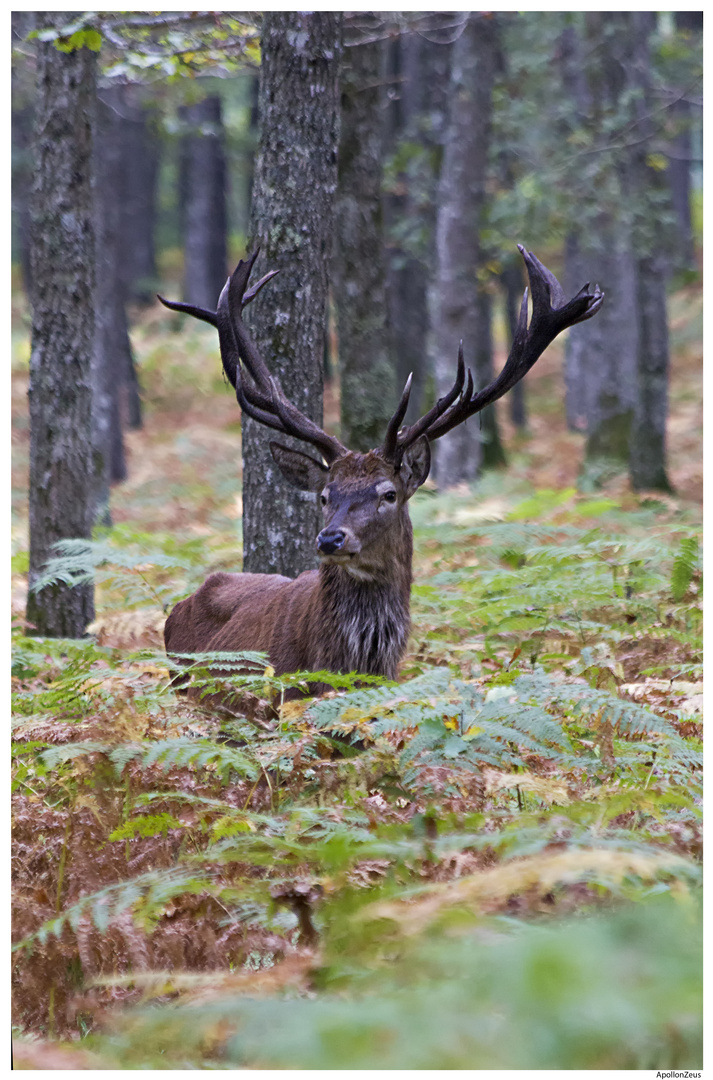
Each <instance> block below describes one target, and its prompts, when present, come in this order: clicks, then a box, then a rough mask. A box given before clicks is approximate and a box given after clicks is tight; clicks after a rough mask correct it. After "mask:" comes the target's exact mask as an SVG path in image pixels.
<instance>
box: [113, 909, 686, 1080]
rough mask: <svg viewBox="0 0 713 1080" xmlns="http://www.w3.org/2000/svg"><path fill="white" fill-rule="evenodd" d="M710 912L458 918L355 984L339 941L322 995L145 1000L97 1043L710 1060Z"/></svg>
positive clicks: (289, 1063)
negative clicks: (558, 921)
mask: <svg viewBox="0 0 713 1080" xmlns="http://www.w3.org/2000/svg"><path fill="white" fill-rule="evenodd" d="M697 914H698V911H697V907H693V908H692V909H690V908H687V907H686V906H682V907H679V906H677V905H676V904H675V903H663V904H662V903H661V902H659V903H649V904H646V905H642V906H641V907H640V908H639V910H638V911H636V912H633V911H631V910H628V911H618V912H615V913H612V914H609V915H607V916H601V915H600V916H597V917H595V918H589V919H586V920H581V919H580V920H574V921H571V922H569V923H567V924H564V925H562V926H547V925H542V924H540V925H537V924H535V925H529V926H528V925H521V926H516V925H514V924H513V923H512V921H510V920H502V921H501V922H500V923H496V924H494V925H492V926H489V927H487V928H486V926H483V927H482V928H481V929H480V930H479V929H478V928H475V929H473V928H471V927H464V926H460V927H459V928H458V929H457V930H456V929H455V928H454V931H453V932H452V934H451V936H449V937H447V938H438V939H436V940H434V939H433V938H423V939H419V940H418V941H417V942H416V943H413V942H411V943H409V945H408V946H407V947H406V948H405V949H403V948H402V949H400V950H399V951H398V952H396V953H394V954H392V955H391V956H390V957H389V961H388V963H386V962H384V961H385V959H386V958H385V957H384V960H382V962H381V963H376V964H374V965H373V966H372V967H371V968H370V969H367V970H365V971H362V972H360V976H361V977H360V978H359V979H358V980H356V981H354V978H353V971H349V972H347V970H346V966H345V963H344V961H343V960H341V959H340V957H339V955H334V954H332V953H330V952H329V950H328V952H327V956H326V957H325V961H324V962H323V964H322V965H320V966H318V967H317V968H316V969H315V970H314V971H313V972H312V978H313V979H314V980H315V982H316V984H317V986H320V985H325V986H326V991H323V992H322V993H320V994H317V995H314V994H312V995H310V996H309V997H301V998H300V997H298V998H295V997H294V996H292V995H290V996H277V997H269V998H267V999H264V1000H259V999H257V1000H256V999H251V998H249V997H243V996H236V995H231V994H230V993H229V992H227V993H226V992H225V991H224V992H223V994H220V995H218V996H214V997H213V999H212V1000H210V1001H207V1002H203V1003H198V1004H191V1005H189V1006H186V1005H184V1006H182V1005H180V1004H179V1005H178V1006H173V1007H170V1006H167V1007H164V1008H162V1009H156V1008H153V1009H152V1008H144V1009H142V1010H139V1011H135V1012H133V1013H130V1014H128V1015H127V1016H126V1017H124V1019H123V1021H122V1022H121V1026H120V1029H119V1032H118V1034H117V1035H115V1036H114V1037H113V1039H112V1041H111V1043H109V1042H106V1041H103V1040H99V1041H98V1042H95V1043H94V1046H95V1048H96V1049H98V1050H99V1051H103V1052H104V1053H106V1054H107V1060H108V1061H109V1062H111V1061H113V1062H116V1063H117V1064H118V1063H121V1065H122V1067H124V1068H126V1067H129V1068H156V1067H158V1066H159V1063H160V1067H162V1068H167V1067H172V1066H173V1067H177V1068H178V1067H180V1068H186V1067H188V1068H190V1067H196V1065H197V1064H198V1063H200V1064H201V1065H202V1066H203V1067H215V1068H287V1069H330V1068H331V1069H389V1068H394V1069H443V1068H450V1069H573V1068H577V1069H605V1068H613V1067H617V1068H628V1069H655V1068H659V1069H661V1068H665V1069H682V1068H700V1067H701V1064H702V1058H701V1014H700V992H701V975H702V973H701V962H700V957H701V951H700V950H701V936H700V929H699V925H698V920H697ZM654 941H655V942H656V948H652V947H651V943H652V942H654ZM348 976H351V980H350V981H351V982H352V983H353V989H352V990H351V992H349V993H348V994H345V992H344V990H343V989H342V990H341V992H340V990H339V986H340V984H343V982H344V979H345V977H348ZM335 983H336V985H337V990H336V992H335V991H334V990H332V989H331V986H332V984H335ZM217 1033H219V1034H217Z"/></svg>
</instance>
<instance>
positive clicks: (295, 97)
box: [243, 12, 342, 577]
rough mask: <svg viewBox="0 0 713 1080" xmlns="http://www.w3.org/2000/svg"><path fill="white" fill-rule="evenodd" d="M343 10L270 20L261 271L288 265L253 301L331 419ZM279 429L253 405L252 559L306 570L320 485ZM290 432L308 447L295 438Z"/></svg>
mask: <svg viewBox="0 0 713 1080" xmlns="http://www.w3.org/2000/svg"><path fill="white" fill-rule="evenodd" d="M341 29H342V15H341V13H340V12H337V13H330V12H311V13H310V12H267V13H266V14H265V16H264V20H263V29H262V65H261V69H260V90H259V106H260V126H261V135H260V147H259V151H258V155H257V160H256V163H255V178H254V183H253V203H252V213H251V242H250V249H251V250H254V249H255V247H258V246H259V247H260V249H261V252H262V254H261V257H260V260H259V265H258V267H257V268H256V271H255V274H256V276H259V274H260V273H264V272H265V271H266V270H278V269H279V270H280V274H279V275H278V277H277V278H275V280H274V281H271V282H270V284H269V285H268V286H267V288H265V289H264V290H263V291H262V292H261V293H260V294H259V296H258V297H257V299H256V300H255V301H254V303H252V304H251V305H250V307H249V308H248V309H247V310H246V314H247V316H248V321H249V322H250V324H251V328H252V333H253V336H254V338H255V341H256V343H257V345H258V348H259V349H260V351H261V353H262V355H263V356H264V357H265V359H266V361H267V362H268V363H269V365H270V367H271V370H272V372H273V374H274V375H276V376H277V377H278V379H279V380H280V382H281V384H282V386H283V389H284V391H285V393H286V394H287V396H288V397H289V398H290V399H291V400H292V401H293V402H294V404H295V405H296V406H297V407H298V408H299V409H300V410H301V411H302V412H304V413H305V414H306V415H307V416H309V417H311V419H312V420H315V421H316V422H317V423H319V424H321V423H322V391H323V376H322V366H323V356H324V334H325V325H326V306H327V285H328V267H329V261H330V256H331V251H332V240H333V208H334V198H335V192H336V186H337V146H338V126H339V94H338V67H339V60H340V54H341ZM272 437H273V433H271V432H268V431H266V430H265V429H264V428H263V427H262V426H260V425H259V424H257V423H255V422H254V421H252V420H250V419H249V418H247V417H243V566H244V569H245V570H248V571H258V572H271V573H279V574H286V575H288V576H291V577H292V576H294V575H295V574H298V573H300V572H301V571H302V570H305V569H308V568H310V567H313V566H314V565H315V564H316V553H315V546H314V539H315V536H316V534H317V533H318V531H319V528H320V521H321V515H320V513H319V508H318V506H317V502H316V498H315V496H314V495H311V494H308V493H306V492H300V491H297V490H296V489H295V488H293V487H291V486H290V485H288V483H287V482H286V481H285V480H283V478H282V475H281V474H280V473H279V472H278V470H277V468H276V466H275V463H274V461H273V459H272V455H271V454H270V450H269V445H268V444H269V442H270V440H271V439H272ZM279 441H280V442H284V443H286V444H289V445H293V446H296V447H298V448H301V449H302V450H304V446H300V444H299V443H296V442H295V441H294V440H291V439H288V438H287V437H280V440H279Z"/></svg>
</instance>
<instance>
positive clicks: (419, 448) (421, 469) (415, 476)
mask: <svg viewBox="0 0 713 1080" xmlns="http://www.w3.org/2000/svg"><path fill="white" fill-rule="evenodd" d="M430 471H431V447H430V445H429V442H428V439H427V438H426V436H425V435H422V436H421V438H420V439H416V442H415V443H414V444H413V446H409V448H408V450H406V451H405V453H404V456H403V460H402V461H401V469H400V475H401V479H402V480H403V482H404V486H405V488H406V498H407V499H410V498H411V496H412V495H413V493H414V491H415V490H416V488H420V486H421V484H422V483H423V482H424V480H427V479H428V474H429V472H430Z"/></svg>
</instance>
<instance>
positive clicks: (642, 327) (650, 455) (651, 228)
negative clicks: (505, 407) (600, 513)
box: [627, 12, 675, 491]
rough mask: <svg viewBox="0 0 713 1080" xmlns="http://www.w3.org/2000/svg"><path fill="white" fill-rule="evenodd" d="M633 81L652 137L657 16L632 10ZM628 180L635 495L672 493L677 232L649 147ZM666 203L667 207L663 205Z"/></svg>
mask: <svg viewBox="0 0 713 1080" xmlns="http://www.w3.org/2000/svg"><path fill="white" fill-rule="evenodd" d="M627 21H628V34H629V38H630V42H631V57H632V61H633V62H632V65H631V71H632V75H631V82H632V84H633V86H634V88H635V89H636V90H638V91H639V95H638V97H637V99H636V104H635V109H636V113H637V119H638V121H639V126H638V130H639V132H640V134H641V135H648V136H649V138H651V136H652V123H651V119H650V118H651V115H652V113H653V111H654V109H655V99H654V95H653V90H652V79H651V74H650V67H651V60H650V53H649V38H650V36H651V34H652V33H653V32H654V30H655V15H654V13H653V12H629V14H628V20H627ZM628 178H629V183H630V185H631V189H632V196H633V205H634V220H633V247H634V251H635V253H636V310H637V323H638V350H637V366H636V371H637V395H636V408H635V412H634V421H633V427H632V432H631V453H630V460H629V479H630V481H631V486H632V487H633V488H634V490H635V491H641V490H652V489H656V490H659V491H671V490H672V489H671V485H670V483H669V479H668V476H667V474H666V418H667V416H668V377H669V349H668V321H667V318H666V260H665V258H664V257H663V256H662V254H661V252H662V251H666V250H667V249H668V250H670V249H671V247H672V246H673V242H674V235H675V234H674V231H673V230H669V234H670V235H669V237H668V239H669V243H667V242H666V239H667V238H666V231H665V229H662V227H661V223H660V221H659V214H658V213H657V211H658V210H659V209H660V207H661V205H662V203H664V200H665V197H666V195H667V194H670V191H669V190H667V184H666V180H665V177H664V176H663V175H662V173H661V172H660V171H659V170H657V169H654V168H652V167H651V165H650V163H649V143H648V142H641V141H640V140H639V141H637V142H634V143H633V145H632V146H631V147H630V149H629V166H628ZM664 205H665V203H664Z"/></svg>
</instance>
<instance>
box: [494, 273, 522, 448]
mask: <svg viewBox="0 0 713 1080" xmlns="http://www.w3.org/2000/svg"><path fill="white" fill-rule="evenodd" d="M500 284H501V285H502V290H503V302H504V307H505V325H506V328H507V335H508V347H509V348H510V349H511V348H512V345H513V341H514V340H515V331H516V330H517V320H518V317H519V315H520V304H521V303H522V292H523V287H524V283H523V280H522V264H521V263H520V262H516V261H515V259H514V258H511V259H508V260H506V263H505V266H504V267H503V270H502V271H501V273H500ZM508 398H509V399H510V419H511V420H512V422H513V424H514V425H515V427H517V428H525V427H527V406H526V404H525V380H524V379H521V380H520V382H518V383H515V385H514V386H513V388H512V390H511V391H510V393H509V394H508Z"/></svg>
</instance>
